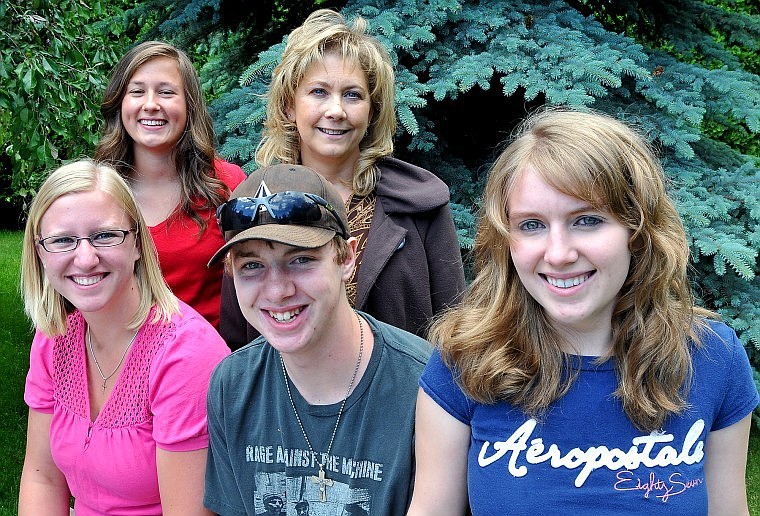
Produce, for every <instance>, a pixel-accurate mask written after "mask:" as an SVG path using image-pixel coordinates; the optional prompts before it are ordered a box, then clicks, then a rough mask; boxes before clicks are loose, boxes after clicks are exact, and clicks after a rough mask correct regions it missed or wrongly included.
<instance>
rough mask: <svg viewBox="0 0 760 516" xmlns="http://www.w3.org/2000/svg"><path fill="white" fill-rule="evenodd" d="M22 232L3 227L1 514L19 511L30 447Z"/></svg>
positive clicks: (0, 293) (28, 341) (0, 287)
mask: <svg viewBox="0 0 760 516" xmlns="http://www.w3.org/2000/svg"><path fill="white" fill-rule="evenodd" d="M21 235H22V234H21V232H19V231H13V232H9V231H0V320H2V324H0V378H2V380H0V381H2V384H3V387H2V389H0V456H1V457H2V461H3V464H2V467H0V515H3V516H4V515H12V514H17V501H18V484H19V479H20V477H21V466H22V464H23V461H24V449H25V448H26V414H27V408H26V405H25V404H24V398H23V396H24V380H25V378H26V371H27V369H28V368H29V345H30V344H31V341H32V335H33V333H32V331H31V328H30V325H29V321H28V319H27V318H26V316H25V315H24V310H23V305H22V303H21V297H20V295H19V289H18V285H19V269H20V265H21Z"/></svg>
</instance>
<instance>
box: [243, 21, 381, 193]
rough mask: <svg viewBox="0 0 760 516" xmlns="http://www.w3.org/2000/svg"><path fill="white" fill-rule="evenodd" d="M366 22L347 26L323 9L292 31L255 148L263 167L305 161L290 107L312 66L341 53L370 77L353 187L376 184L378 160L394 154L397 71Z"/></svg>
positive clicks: (274, 77) (365, 189)
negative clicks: (366, 120) (367, 109)
mask: <svg viewBox="0 0 760 516" xmlns="http://www.w3.org/2000/svg"><path fill="white" fill-rule="evenodd" d="M366 26H367V23H366V21H365V20H364V19H363V18H361V17H358V18H356V19H355V20H354V23H353V25H352V26H351V27H349V26H348V25H347V24H346V21H345V19H344V18H343V16H342V15H341V14H340V13H337V12H335V11H331V10H329V9H319V10H317V11H314V12H313V13H311V15H309V17H308V18H307V19H306V21H305V22H304V23H303V25H301V26H300V27H298V28H296V29H295V30H293V32H291V33H290V35H289V36H288V43H287V46H286V47H285V51H284V52H283V54H282V60H281V61H280V64H278V65H277V66H276V67H275V69H274V70H273V71H272V82H271V84H270V86H269V92H268V95H267V118H266V120H265V121H264V132H263V138H262V140H261V144H260V145H259V148H258V149H257V151H256V163H258V165H259V166H261V167H265V166H269V165H272V164H274V163H275V162H278V161H279V162H280V163H287V164H300V163H301V143H300V137H299V135H298V128H297V127H296V125H295V123H293V122H291V121H290V120H289V119H288V114H287V111H288V108H289V107H291V106H292V105H293V101H294V99H295V92H296V89H298V85H299V83H300V82H301V80H302V79H303V77H304V75H305V74H306V72H307V70H308V69H309V67H310V66H311V65H312V64H314V63H322V62H323V61H324V58H325V56H326V55H337V56H339V57H341V58H342V59H343V61H346V62H349V63H356V64H357V66H358V67H359V68H360V69H361V70H362V72H363V73H364V75H365V76H366V78H367V85H368V86H369V96H370V103H371V106H372V107H371V111H370V120H369V127H368V128H367V135H366V136H365V137H364V138H363V139H362V141H361V143H360V144H359V148H360V156H359V161H358V162H357V164H356V167H355V169H354V177H353V184H352V185H351V186H352V188H353V190H354V191H355V192H356V193H357V194H359V195H366V194H368V193H369V192H371V191H372V190H373V189H374V188H375V184H376V183H377V179H378V173H379V172H378V170H377V167H376V166H375V163H376V162H377V160H379V159H380V158H383V157H385V156H389V155H390V154H391V153H392V152H393V136H394V134H395V132H396V112H395V75H394V72H393V63H392V62H391V59H390V57H389V56H388V52H387V51H386V50H385V48H384V47H383V46H382V44H381V43H380V42H379V41H378V40H377V39H375V38H374V37H372V36H370V35H368V34H366V32H365V31H366Z"/></svg>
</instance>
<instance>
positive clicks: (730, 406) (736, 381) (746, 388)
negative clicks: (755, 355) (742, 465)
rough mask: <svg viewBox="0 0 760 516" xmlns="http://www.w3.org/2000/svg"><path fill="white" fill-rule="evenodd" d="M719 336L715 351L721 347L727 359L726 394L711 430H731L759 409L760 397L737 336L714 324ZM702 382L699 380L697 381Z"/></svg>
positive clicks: (722, 325)
mask: <svg viewBox="0 0 760 516" xmlns="http://www.w3.org/2000/svg"><path fill="white" fill-rule="evenodd" d="M712 327H713V329H714V330H715V332H716V333H717V334H718V337H720V338H719V339H715V340H717V341H718V342H717V343H714V344H713V345H712V346H713V347H720V349H721V350H722V351H724V353H725V354H726V356H727V360H726V368H725V370H724V372H723V373H724V377H725V390H724V394H723V403H722V404H721V406H720V409H719V411H718V414H717V416H716V417H715V420H714V421H713V425H712V428H711V431H712V430H720V429H722V428H726V427H729V426H731V425H733V424H734V423H737V422H739V421H741V420H742V419H744V417H746V416H747V414H749V413H750V412H752V410H754V408H755V407H756V406H757V403H758V400H759V399H760V396H758V388H757V385H756V384H755V381H754V379H753V374H752V367H751V366H750V363H749V358H748V357H747V351H746V350H745V349H744V346H742V343H741V342H740V341H739V337H737V336H736V332H734V330H732V329H731V328H729V327H728V326H726V325H725V324H713V325H712ZM697 381H699V380H697Z"/></svg>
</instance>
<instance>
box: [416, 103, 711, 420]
mask: <svg viewBox="0 0 760 516" xmlns="http://www.w3.org/2000/svg"><path fill="white" fill-rule="evenodd" d="M516 135H517V136H516V138H515V139H514V140H513V142H512V143H511V144H510V145H509V146H508V147H507V148H506V149H505V150H504V151H503V152H502V153H501V155H500V156H499V158H498V159H497V161H496V162H495V163H494V165H493V167H492V169H491V172H490V176H489V179H488V183H487V185H486V188H485V192H484V200H483V207H482V210H481V218H480V222H479V226H478V232H477V237H476V242H475V253H476V268H475V271H476V277H475V279H474V281H473V283H472V284H471V286H470V289H469V290H468V292H467V295H466V297H465V299H464V301H463V302H462V303H461V304H460V305H459V306H457V307H454V308H452V309H451V310H449V311H448V312H446V313H445V314H443V316H442V317H440V318H439V319H438V320H437V321H436V322H435V323H434V325H433V327H432V328H431V332H430V340H431V341H432V342H436V343H438V344H439V345H440V347H441V351H442V355H443V357H444V360H445V361H446V362H447V364H448V365H449V366H450V367H454V368H455V369H456V371H457V372H458V374H459V375H460V377H459V378H458V380H459V382H460V385H461V386H462V388H463V390H464V391H465V392H466V393H467V394H468V395H469V396H470V397H472V398H473V399H475V400H478V401H480V402H483V403H493V402H495V401H497V400H505V401H507V402H509V403H511V404H513V405H516V406H518V407H520V408H521V409H522V410H523V411H525V412H526V413H527V414H529V415H531V416H535V417H540V416H541V415H542V414H543V413H544V412H545V411H546V409H548V408H549V406H550V405H551V403H552V402H554V401H555V400H557V399H558V398H560V397H561V396H563V395H564V394H565V393H566V392H567V390H568V389H569V388H570V386H571V385H572V382H573V381H574V379H575V374H573V372H572V368H571V367H570V361H571V359H572V357H571V355H569V354H567V353H563V352H562V348H563V345H571V343H570V342H569V340H568V338H567V336H566V335H563V334H562V333H561V332H559V331H557V329H556V328H554V327H553V326H552V324H551V323H550V322H549V320H548V318H547V316H546V314H545V312H544V310H543V308H542V307H541V306H540V305H539V304H538V303H537V302H536V301H535V300H534V299H533V298H532V297H531V296H530V294H529V293H528V291H527V290H526V289H525V287H524V286H523V285H522V283H521V282H520V278H519V277H518V275H517V272H516V270H515V267H514V264H513V262H512V259H511V254H510V239H511V236H510V231H509V220H508V206H509V199H510V194H511V193H512V191H513V188H514V185H515V183H516V181H517V179H518V178H519V176H520V174H521V173H522V171H523V170H525V169H526V167H530V168H531V169H532V170H534V171H536V173H538V174H539V175H540V177H541V178H542V179H543V180H544V181H545V182H546V183H548V184H549V185H550V186H551V187H553V188H555V189H556V190H558V191H560V192H562V193H563V194H565V195H569V196H572V197H575V198H578V199H581V200H583V201H585V202H587V203H589V204H590V205H591V206H593V207H595V208H596V209H601V210H605V211H607V212H609V213H611V214H612V215H613V216H614V217H615V218H616V219H617V220H618V221H619V222H620V223H622V224H623V225H624V226H625V227H627V228H628V229H629V230H630V232H631V237H630V239H629V243H628V247H629V249H630V251H631V254H632V258H631V266H630V270H629V272H628V277H627V279H626V281H625V283H624V284H623V287H622V288H621V290H620V293H619V297H618V300H617V303H616V305H615V307H614V310H613V315H612V349H611V351H610V355H611V356H612V357H613V358H614V360H615V368H616V373H617V377H618V387H617V390H616V391H615V395H616V396H617V397H618V398H619V399H620V400H621V402H622V405H623V409H624V411H625V413H626V415H627V416H628V417H629V419H630V420H631V421H632V422H633V423H634V424H635V425H636V426H637V427H638V428H639V429H642V430H645V431H652V430H656V429H659V428H661V426H662V424H663V422H664V420H665V418H666V417H667V416H669V415H671V414H676V413H679V412H681V411H682V410H683V409H684V408H685V407H686V401H685V394H686V389H687V386H688V384H689V381H690V378H691V371H692V369H691V368H692V363H691V352H690V345H691V344H690V341H691V342H693V343H695V344H696V345H699V343H700V334H701V333H702V330H703V329H704V328H705V325H704V321H703V319H704V317H710V316H712V314H711V313H710V312H708V311H707V310H704V309H700V308H697V307H695V306H694V304H693V297H692V294H691V290H690V286H689V281H688V278H687V266H688V260H689V248H688V243H687V240H686V234H685V232H684V228H683V225H682V223H681V219H680V217H679V215H678V212H677V211H676V208H675V206H674V204H673V202H672V200H671V199H670V198H669V197H668V194H667V192H666V189H665V182H664V175H663V171H662V168H661V166H660V163H659V161H658V160H657V158H656V157H655V156H654V153H653V152H652V150H651V148H650V146H649V145H648V144H647V143H646V142H645V140H644V139H643V138H642V137H641V136H640V135H639V134H637V132H636V131H634V130H633V129H632V128H631V127H629V126H628V125H626V124H624V123H622V122H620V121H618V120H616V119H614V118H612V117H610V116H607V115H604V114H600V113H595V112H578V111H573V110H570V109H567V108H553V109H551V108H550V109H544V110H542V111H539V112H537V113H534V114H533V115H531V116H529V117H528V118H527V119H526V120H525V121H524V122H523V123H522V124H521V126H520V127H519V128H518V130H517V133H516Z"/></svg>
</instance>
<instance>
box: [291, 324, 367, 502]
mask: <svg viewBox="0 0 760 516" xmlns="http://www.w3.org/2000/svg"><path fill="white" fill-rule="evenodd" d="M354 313H356V312H354ZM356 320H357V321H358V322H359V358H358V359H357V360H356V367H354V374H353V375H352V376H351V381H350V382H349V384H348V390H346V397H345V398H343V401H342V402H341V404H340V410H338V418H337V419H336V420H335V427H334V428H333V432H332V437H330V444H328V445H327V451H326V452H325V455H324V458H323V459H322V462H319V461H317V464H318V465H319V474H318V476H317V475H311V481H312V483H314V484H319V499H320V500H321V501H323V502H326V501H327V488H328V487H332V485H333V480H332V479H330V478H327V475H326V474H325V463H326V462H327V460H328V457H329V456H330V450H332V445H333V442H334V441H335V434H336V433H337V431H338V424H339V423H340V418H341V416H342V415H343V408H344V407H345V406H346V400H347V399H348V396H349V394H351V389H352V388H353V386H354V381H356V375H357V373H358V372H359V367H360V366H361V363H362V354H363V353H364V326H362V319H361V317H360V316H359V314H358V313H356ZM280 365H282V374H283V375H284V376H285V389H287V391H288V399H289V400H290V406H291V407H293V413H294V414H295V415H296V421H298V426H299V427H300V428H301V433H302V434H303V436H304V439H306V444H307V445H308V446H309V451H310V452H311V455H312V456H313V457H316V456H317V454H316V452H315V451H314V448H313V447H312V446H311V441H309V436H308V435H306V429H304V426H303V422H302V421H301V416H299V415H298V410H296V404H295V402H294V401H293V395H292V394H291V392H290V382H289V380H288V371H287V370H286V369H285V360H283V358H282V353H280Z"/></svg>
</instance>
